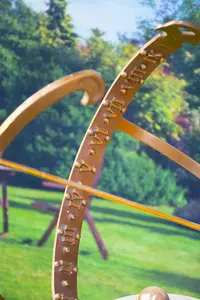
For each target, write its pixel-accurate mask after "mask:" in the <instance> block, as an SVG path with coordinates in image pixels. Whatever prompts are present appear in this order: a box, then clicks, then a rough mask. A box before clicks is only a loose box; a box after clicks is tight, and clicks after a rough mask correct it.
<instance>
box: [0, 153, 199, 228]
mask: <svg viewBox="0 0 200 300" xmlns="http://www.w3.org/2000/svg"><path fill="white" fill-rule="evenodd" d="M0 164H1V165H3V166H6V167H9V168H13V169H15V170H17V171H19V172H24V173H26V174H29V175H32V176H36V177H38V178H41V179H45V180H48V181H51V182H55V183H58V184H60V185H65V186H70V187H72V188H75V189H79V190H81V191H85V192H87V193H88V194H90V195H94V196H97V197H99V198H103V199H106V200H110V201H113V202H116V203H119V204H122V205H125V206H129V207H132V208H135V209H137V210H140V211H145V212H146V213H149V214H151V215H154V216H157V217H160V218H163V219H165V220H168V221H170V222H174V223H176V224H180V225H183V226H186V227H188V228H191V229H194V230H197V231H200V225H198V224H195V223H192V222H190V221H187V220H184V219H181V218H178V217H175V216H171V215H168V214H165V213H162V212H160V211H158V210H156V209H152V208H149V207H146V206H144V205H142V204H138V203H136V202H133V201H132V200H127V199H124V198H121V197H118V196H115V195H112V194H109V193H106V192H103V191H100V190H96V189H94V188H92V187H89V186H87V185H82V184H79V183H76V182H74V181H70V180H66V179H64V178H61V177H58V176H55V175H51V174H48V173H45V172H41V171H39V170H36V169H33V168H30V167H27V166H24V165H20V164H17V163H14V162H11V161H8V160H5V159H2V158H0Z"/></svg>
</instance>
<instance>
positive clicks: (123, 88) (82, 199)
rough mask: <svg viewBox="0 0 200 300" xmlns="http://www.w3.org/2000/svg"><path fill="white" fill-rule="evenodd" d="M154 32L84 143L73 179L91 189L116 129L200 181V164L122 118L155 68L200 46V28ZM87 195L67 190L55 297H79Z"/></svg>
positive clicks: (181, 25) (170, 26) (178, 24)
mask: <svg viewBox="0 0 200 300" xmlns="http://www.w3.org/2000/svg"><path fill="white" fill-rule="evenodd" d="M155 29H156V30H160V31H162V33H161V34H158V35H157V36H155V37H154V38H153V39H151V40H150V41H149V42H148V43H146V44H145V45H144V46H143V47H142V48H141V49H140V50H139V51H138V52H137V53H136V54H135V55H134V57H133V58H132V59H131V60H130V62H129V63H128V64H127V65H126V67H125V68H124V69H123V71H122V72H121V73H120V74H119V76H118V77H117V78H116V80H115V81H114V83H113V84H112V86H111V87H110V89H109V91H108V92H107V94H106V96H105V98H104V99H103V101H102V103H101V105H100V107H99V108H98V110H97V112H96V114H95V116H94V118H93V120H92V122H91V124H90V125H89V128H88V130H87V132H86V134H85V137H84V139H83V141H82V143H81V146H80V149H79V151H78V153H77V156H76V159H75V162H74V164H73V167H72V170H71V173H70V177H69V180H70V181H74V182H77V183H79V184H82V185H87V186H92V183H93V180H94V177H95V174H96V172H97V170H98V168H99V165H100V162H101V159H102V156H103V154H104V152H105V149H106V146H107V144H108V143H109V141H110V140H111V137H112V135H113V132H114V131H116V130H120V131H123V132H125V133H127V134H129V135H130V136H132V137H135V138H137V139H139V140H140V141H143V142H144V143H146V144H147V145H149V146H151V147H153V148H155V149H156V150H158V151H160V152H161V153H163V154H164V155H166V156H167V157H169V158H170V159H172V160H173V161H175V162H176V163H178V164H179V165H181V166H183V167H184V168H185V169H187V170H188V171H189V172H191V173H192V174H194V175H195V176H197V177H198V178H200V165H199V164H198V163H197V162H195V161H194V160H192V159H191V158H189V157H188V156H186V155H185V154H183V153H182V152H180V151H178V150H177V149H174V148H173V147H172V146H170V145H168V144H167V143H165V142H163V141H161V140H159V139H158V138H156V137H155V136H153V135H151V134H150V133H148V132H146V131H144V130H142V129H141V128H139V127H138V126H136V125H134V124H132V123H130V122H128V121H127V120H125V119H124V118H123V114H124V113H125V111H126V110H127V108H128V105H129V104H130V102H131V101H132V99H133V97H134V96H135V94H136V92H137V91H138V89H139V88H140V87H141V86H142V85H143V84H144V82H145V80H146V78H147V77H148V76H149V75H150V74H151V73H152V72H153V71H154V69H155V68H157V67H158V66H159V65H160V64H161V63H163V62H164V61H165V59H166V58H167V57H168V56H169V55H170V54H172V53H173V52H175V51H176V50H178V49H179V48H180V47H182V44H183V43H185V42H189V43H191V44H192V45H196V44H197V43H198V42H200V28H199V27H197V26H194V25H193V24H191V23H188V22H183V21H171V22H168V23H166V24H163V25H159V26H157V27H156V28H155ZM182 29H184V30H182ZM88 196H89V192H88V191H86V190H85V191H83V190H79V189H75V188H71V187H67V188H66V190H65V193H64V198H63V202H62V205H61V209H60V215H59V219H58V225H57V232H56V237H55V245H54V254H53V270H52V293H53V299H60V300H77V299H78V295H77V273H78V249H79V243H80V238H81V228H82V222H83V218H84V211H85V207H86V205H87V201H88ZM91 297H92V296H91ZM91 299H92V298H91Z"/></svg>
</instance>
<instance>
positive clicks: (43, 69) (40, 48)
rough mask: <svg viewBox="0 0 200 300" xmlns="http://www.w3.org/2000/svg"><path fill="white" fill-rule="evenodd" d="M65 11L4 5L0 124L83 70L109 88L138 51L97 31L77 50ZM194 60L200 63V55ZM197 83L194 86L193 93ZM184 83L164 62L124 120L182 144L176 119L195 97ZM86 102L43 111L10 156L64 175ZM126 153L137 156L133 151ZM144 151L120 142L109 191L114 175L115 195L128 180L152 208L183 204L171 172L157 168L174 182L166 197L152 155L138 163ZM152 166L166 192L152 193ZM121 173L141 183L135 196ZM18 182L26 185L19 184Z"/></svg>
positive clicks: (111, 157)
mask: <svg viewBox="0 0 200 300" xmlns="http://www.w3.org/2000/svg"><path fill="white" fill-rule="evenodd" d="M146 2H148V1H146ZM146 4H147V3H146ZM66 8H67V1H60V0H59V1H53V0H52V1H49V3H48V9H47V12H46V14H39V13H36V12H34V11H33V10H32V9H30V8H29V7H28V6H27V5H25V4H24V2H23V1H22V0H12V1H9V0H7V1H6V0H4V1H2V2H1V3H0V10H1V11H3V12H4V13H2V14H0V16H1V19H0V56H1V60H0V97H1V99H0V100H1V101H0V122H2V121H3V120H4V119H5V118H6V116H8V115H9V114H10V113H11V112H12V111H13V110H14V109H15V108H16V107H17V106H18V105H20V104H21V103H22V102H23V101H24V100H25V99H26V98H28V97H29V96H31V95H32V94H34V93H35V92H37V91H38V90H39V89H41V88H42V87H44V86H45V85H47V84H48V83H50V82H52V81H54V80H56V79H58V78H60V77H63V76H65V75H67V74H71V73H73V72H76V71H79V70H83V69H95V70H96V71H98V72H99V73H100V74H101V75H102V77H103V78H104V80H105V82H106V86H107V88H108V87H109V86H110V85H111V84H112V82H113V80H114V79H115V77H116V75H117V74H118V73H119V72H120V71H121V69H122V68H123V67H124V65H125V64H126V63H127V61H128V60H129V59H130V58H131V57H132V56H133V55H134V54H135V52H136V51H137V50H138V47H137V46H136V45H135V44H133V43H132V42H131V41H129V40H127V39H121V40H120V41H119V43H118V44H112V43H111V42H108V41H105V39H104V33H103V32H102V31H101V30H99V29H98V28H95V29H92V34H91V36H90V37H89V38H88V39H87V40H85V44H84V45H81V44H80V43H79V44H76V42H77V40H76V37H75V35H74V33H73V26H72V24H71V17H70V16H69V15H68V14H67V12H66ZM75 44H76V45H75ZM66 45H67V47H66ZM187 59H189V61H188V68H189V69H190V64H191V70H192V66H193V58H190V56H189V57H187ZM194 59H195V60H196V59H197V58H196V56H194ZM166 70H167V72H166ZM195 76H196V78H197V80H198V78H199V77H198V76H199V73H198V68H196V69H195ZM192 84H193V83H192V80H191V87H192V86H193V85H192ZM185 85H186V83H185V81H184V79H183V78H180V79H177V78H176V77H175V76H174V73H169V72H168V65H167V64H165V65H164V67H163V68H160V69H159V70H158V71H156V72H154V74H153V76H152V77H151V78H149V80H147V82H146V84H145V86H144V87H143V89H141V91H140V93H138V95H137V98H136V100H135V101H134V102H133V103H132V104H131V105H130V107H129V109H128V111H127V115H126V117H127V118H128V119H129V120H131V121H134V122H135V123H137V124H138V125H140V126H142V127H143V128H144V129H147V130H149V131H151V132H152V133H155V134H157V135H158V136H160V137H162V138H163V139H165V140H169V139H170V138H173V139H174V140H179V138H180V136H181V135H182V134H183V132H182V130H181V127H180V126H179V125H177V124H176V122H175V117H176V115H179V114H180V113H181V111H182V110H183V109H184V107H185V101H184V98H185V97H188V98H187V99H189V97H192V101H193V103H194V102H195V92H196V91H195V92H194V93H193V94H192V93H190V90H188V91H187V93H186V92H185V93H183V89H184V88H185ZM193 87H194V86H193ZM81 96H82V94H81V93H74V94H72V95H70V96H69V97H68V99H63V100H62V101H61V102H59V103H57V104H55V105H54V106H53V107H51V108H49V109H48V110H47V111H45V112H43V113H41V114H40V116H38V117H37V118H36V119H35V120H33V121H32V122H31V123H30V124H29V125H28V126H27V127H26V128H25V129H24V130H23V132H22V133H21V134H20V135H19V136H18V137H17V138H16V139H15V140H14V142H13V143H12V144H11V145H10V147H9V148H8V150H7V151H6V153H5V156H4V157H5V158H7V159H10V160H13V161H17V162H19V163H22V164H27V165H30V166H32V167H35V168H38V169H41V170H44V171H47V172H50V173H54V174H57V175H60V176H64V177H66V176H67V175H68V174H69V171H70V168H71V166H72V162H73V160H74V158H75V155H76V152H77V150H78V147H79V145H80V142H81V140H82V138H83V136H84V133H85V130H86V128H87V126H88V125H89V122H90V121H91V119H92V116H93V114H94V112H95V110H96V106H94V107H87V108H84V107H82V106H81V104H80V98H81ZM133 145H134V146H133ZM116 149H118V151H115V150H116ZM124 149H127V150H128V149H132V151H131V153H130V152H126V151H125V150H124ZM142 151H144V148H143V147H142V146H141V145H140V144H139V143H134V144H133V142H132V141H131V139H129V138H127V137H126V136H124V135H122V134H118V136H114V138H113V140H112V143H111V144H110V150H109V151H108V153H107V156H106V166H107V173H106V174H104V176H105V181H102V184H103V185H104V186H105V184H106V182H108V181H109V178H112V176H114V177H113V178H115V180H113V181H112V182H113V185H112V186H111V184H110V185H108V187H109V192H114V193H115V192H116V193H118V192H119V194H120V190H119V187H120V186H121V184H122V179H121V178H123V180H124V181H123V182H124V187H125V188H126V193H125V194H124V196H125V197H128V198H131V199H134V200H135V201H140V202H141V203H143V201H144V203H147V202H146V201H147V199H146V197H147V196H148V201H150V202H151V204H152V205H154V204H156V203H159V204H162V203H171V204H174V205H179V204H180V205H181V204H182V203H183V202H184V196H183V194H184V192H183V190H181V189H179V187H177V185H176V178H175V175H173V174H172V175H169V174H171V173H166V172H167V171H165V172H164V171H163V170H162V169H161V168H159V172H160V173H161V174H163V178H164V179H165V181H166V182H168V178H171V181H170V179H169V183H168V190H169V193H168V194H167V192H166V191H165V193H164V195H163V194H162V188H163V184H164V183H163V182H164V181H162V179H160V178H159V176H158V172H157V171H156V170H157V169H156V168H155V164H154V163H153V162H152V161H151V160H150V159H149V158H147V157H143V156H141V157H140V153H142ZM146 152H147V151H146ZM122 153H123V155H122ZM148 154H149V155H151V153H149V152H148ZM156 159H157V157H156ZM116 160H117V161H121V162H122V165H121V166H117V165H116V168H118V169H117V170H118V171H119V174H120V176H116V174H114V175H113V173H112V172H115V169H114V168H115V164H116ZM132 160H133V164H135V165H136V166H137V168H138V169H140V172H141V173H139V171H138V170H137V169H134V168H133V169H132V168H131V167H130V162H129V161H132ZM109 164H110V165H109ZM109 166H110V167H109ZM146 166H148V167H149V170H150V172H151V174H152V175H151V176H152V178H153V179H152V180H153V181H152V182H153V183H152V188H153V187H156V184H158V183H159V185H160V186H161V188H160V189H159V188H157V189H156V188H155V189H153V192H152V195H151V194H150V190H149V187H148V184H149V182H148V180H147V177H146V176H147V175H146V174H147V167H146ZM140 167H141V168H140ZM109 168H110V169H109ZM122 171H124V174H126V178H128V177H127V174H129V173H128V172H130V174H132V175H131V176H132V177H133V179H132V182H133V183H134V185H137V188H136V189H135V194H134V191H133V184H132V182H131V181H130V180H126V178H125V177H124V176H125V175H122V174H123V172H122ZM162 172H164V173H162ZM138 174H140V175H139V178H140V179H141V178H143V177H144V180H143V179H142V180H141V182H142V185H141V186H140V185H138V181H137V179H136V178H137V176H138ZM28 180H29V179H28V178H27V177H26V178H25V177H24V178H23V181H22V182H23V184H24V185H26V184H28ZM19 182H20V184H21V179H20V181H19ZM173 182H174V183H173ZM15 183H16V182H15ZM133 196H134V197H133ZM150 202H148V203H150Z"/></svg>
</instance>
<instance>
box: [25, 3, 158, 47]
mask: <svg viewBox="0 0 200 300" xmlns="http://www.w3.org/2000/svg"><path fill="white" fill-rule="evenodd" d="M25 2H26V3H27V4H29V5H30V6H31V7H32V8H33V9H34V10H36V11H42V10H44V9H45V2H46V0H25ZM156 2H157V3H159V0H157V1H156ZM68 12H69V14H70V15H71V16H72V18H73V24H74V26H75V31H76V32H77V33H78V34H79V35H81V36H83V37H88V36H89V35H90V28H95V27H98V28H99V29H101V30H102V31H105V32H106V35H105V38H106V39H107V40H110V41H113V42H114V41H116V40H117V32H120V33H125V32H126V33H127V34H128V35H129V36H130V35H131V33H132V32H134V31H135V30H136V25H137V21H138V20H139V19H140V18H141V17H142V18H151V17H153V11H152V10H151V9H150V8H147V7H143V6H141V5H140V4H139V0H123V1H122V0H71V1H70V4H69V7H68Z"/></svg>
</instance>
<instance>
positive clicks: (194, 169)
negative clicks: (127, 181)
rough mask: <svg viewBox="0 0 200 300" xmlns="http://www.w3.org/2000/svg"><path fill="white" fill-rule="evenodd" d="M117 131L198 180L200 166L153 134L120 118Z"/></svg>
mask: <svg viewBox="0 0 200 300" xmlns="http://www.w3.org/2000/svg"><path fill="white" fill-rule="evenodd" d="M117 130H120V131H123V132H125V133H127V134H129V135H130V136H132V137H134V138H136V139H137V140H139V141H141V142H143V143H145V144H146V145H148V146H150V147H152V148H154V149H155V150H157V151H159V152H160V153H162V154H164V155H165V156H167V157H169V158H170V159H171V160H173V161H174V162H176V163H177V164H179V165H180V166H182V167H183V168H185V169H186V170H188V171H189V172H190V173H192V174H193V175H195V176H196V177H198V178H200V164H199V163H197V162H196V161H195V160H193V159H192V158H190V157H189V156H188V155H186V154H184V153H183V152H181V151H179V150H178V149H176V148H175V147H173V146H171V145H169V144H168V143H166V142H164V141H162V140H160V139H159V138H157V137H156V136H154V135H153V134H151V133H149V132H147V131H145V130H144V129H142V128H140V127H138V126H136V125H135V124H133V123H131V122H129V121H127V120H125V119H123V118H121V119H119V121H118V123H117Z"/></svg>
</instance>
